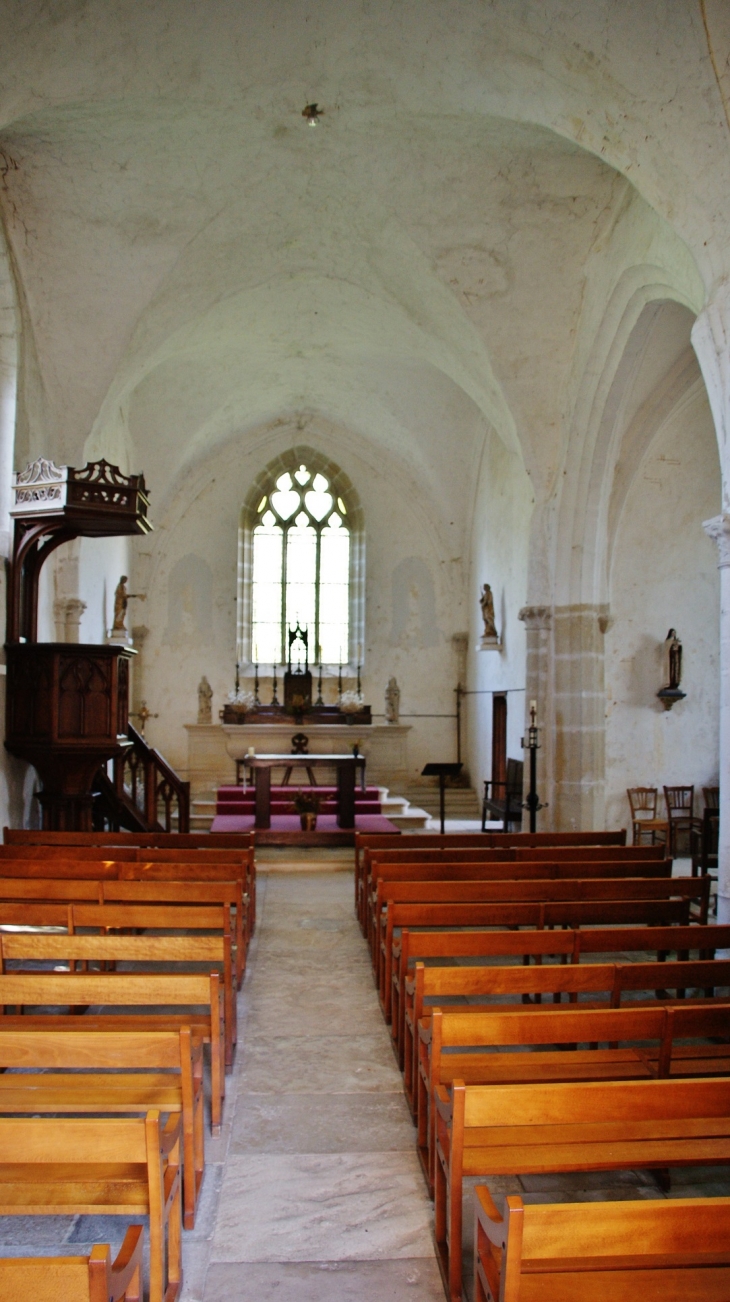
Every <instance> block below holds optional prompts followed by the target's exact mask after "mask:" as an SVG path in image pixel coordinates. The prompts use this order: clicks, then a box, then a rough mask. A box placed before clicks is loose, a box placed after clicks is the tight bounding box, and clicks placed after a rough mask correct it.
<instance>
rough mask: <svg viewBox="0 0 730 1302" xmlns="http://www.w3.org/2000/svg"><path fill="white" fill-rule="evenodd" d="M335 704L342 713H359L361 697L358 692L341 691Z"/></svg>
mask: <svg viewBox="0 0 730 1302" xmlns="http://www.w3.org/2000/svg"><path fill="white" fill-rule="evenodd" d="M337 704H338V706H339V708H340V710H341V711H342V713H343V714H359V713H360V711H361V709H362V697H361V695H360V693H359V692H352V691H348V692H343V693H342V695H341V696H340V699H339V701H338V702H337Z"/></svg>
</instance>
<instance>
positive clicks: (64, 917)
mask: <svg viewBox="0 0 730 1302" xmlns="http://www.w3.org/2000/svg"><path fill="white" fill-rule="evenodd" d="M8 925H12V927H13V930H12V931H11V932H7V931H4V929H5V928H6V927H7V926H8ZM39 926H56V927H58V929H59V931H60V930H61V929H65V931H66V932H67V933H68V935H76V933H77V932H78V930H79V928H83V929H91V930H94V931H109V932H119V931H129V930H139V929H143V930H148V931H153V932H160V931H165V932H167V933H170V932H175V933H177V936H170V935H168V936H166V937H161V936H159V935H156V936H147V937H134V938H131V937H127V938H125V942H124V946H123V947H122V948H119V947H117V950H116V961H119V962H124V961H126V959H125V957H124V955H125V954H129V955H130V956H131V955H133V954H135V955H137V956H138V958H137V959H136V961H140V962H142V961H144V962H153V961H155V958H154V956H157V958H158V959H159V961H160V962H172V961H177V959H173V958H172V957H171V956H172V955H173V954H175V955H180V954H181V953H182V952H183V950H184V949H185V950H186V952H187V953H188V958H187V960H186V961H188V962H197V961H198V959H195V958H193V957H192V954H193V951H194V948H195V947H194V946H191V945H190V944H187V946H186V941H185V933H187V932H191V931H192V932H211V931H215V932H217V933H218V936H217V937H208V938H207V939H208V940H209V941H210V942H211V943H210V944H208V945H207V946H203V947H202V949H198V950H196V951H195V952H197V953H199V954H201V955H202V956H205V955H206V954H207V956H208V957H207V958H206V957H201V959H200V961H203V962H208V963H211V962H212V963H216V962H221V964H222V968H223V971H222V974H221V976H222V980H221V991H222V996H223V1021H222V1027H223V1037H224V1047H225V1064H226V1066H227V1067H230V1066H231V1065H232V1063H233V1047H234V1045H235V1044H236V1042H237V1038H238V1034H237V1008H236V992H235V986H234V981H233V974H232V956H231V933H230V911H229V910H228V908H226V906H225V905H181V904H172V905H164V904H149V905H148V904H86V903H83V902H82V903H73V902H72V903H70V904H68V905H58V906H55V905H46V904H43V903H41V904H37V903H36V902H35V901H30V902H29V903H28V904H27V905H21V904H17V905H16V904H12V903H11V904H8V903H6V902H3V901H2V900H0V936H3V931H4V938H3V940H2V941H1V942H0V943H2V953H3V954H4V955H5V956H6V957H8V958H17V959H19V958H30V957H36V958H39V959H41V958H44V957H46V956H50V954H51V951H53V953H54V954H58V957H60V958H63V959H67V960H69V961H70V962H71V963H72V964H75V963H76V962H77V961H78V962H82V963H83V962H88V960H89V959H94V958H95V957H99V956H101V954H102V950H103V949H105V957H106V958H107V960H108V961H111V960H112V957H113V955H112V953H111V947H112V940H111V938H110V939H109V942H108V943H107V944H106V946H104V945H103V944H100V943H99V940H98V937H97V938H93V937H88V936H79V937H77V939H76V940H75V941H74V943H73V945H71V944H70V943H69V942H68V940H67V938H66V937H65V936H59V937H55V938H49V937H42V938H41V937H38V936H36V935H35V934H34V933H33V932H29V931H28V928H33V927H39ZM19 927H22V930H20V932H19V933H18V928H19ZM190 939H191V940H192V939H193V938H190ZM162 940H164V941H170V942H174V943H170V944H159V943H158V942H160V941H162ZM56 941H57V944H55V943H54V942H56ZM72 950H73V953H72V952H71V951H72ZM31 951H34V953H31ZM59 951H62V952H59ZM213 954H215V955H217V957H214V958H212V957H211V955H213Z"/></svg>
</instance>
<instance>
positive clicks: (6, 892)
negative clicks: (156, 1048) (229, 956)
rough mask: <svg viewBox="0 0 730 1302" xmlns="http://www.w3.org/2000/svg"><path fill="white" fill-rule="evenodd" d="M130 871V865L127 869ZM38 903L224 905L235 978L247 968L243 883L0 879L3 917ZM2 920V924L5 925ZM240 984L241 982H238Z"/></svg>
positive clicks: (115, 877) (102, 878) (111, 878)
mask: <svg viewBox="0 0 730 1302" xmlns="http://www.w3.org/2000/svg"><path fill="white" fill-rule="evenodd" d="M125 866H127V867H128V865H125ZM20 900H28V901H30V900H34V901H35V900H37V901H43V902H45V903H52V902H54V901H66V902H68V903H77V902H78V903H81V902H88V903H92V902H95V903H97V904H105V903H109V904H150V905H152V904H167V905H172V906H178V907H186V906H189V905H192V904H200V905H223V907H224V908H226V909H227V910H228V913H229V931H230V932H231V934H232V935H235V937H236V978H237V981H238V978H239V971H240V974H241V977H242V975H243V970H244V968H245V940H244V929H243V917H242V912H241V910H242V902H241V882H240V881H237V882H236V881H228V882H218V881H213V882H201V881H197V880H194V881H192V880H191V881H183V882H180V881H167V880H162V881H157V880H152V881H150V880H148V879H147V878H146V877H145V878H140V879H137V878H132V879H131V880H130V879H124V880H122V879H121V878H119V877H118V876H116V875H115V876H112V877H109V878H105V877H100V876H99V875H98V873H95V874H94V875H93V876H92V877H89V878H83V877H82V878H67V877H61V876H58V877H30V876H27V875H23V876H19V877H0V913H1V912H2V911H3V909H4V905H5V904H6V903H12V902H14V901H20ZM2 920H3V919H2V917H0V921H2ZM239 984H240V982H239Z"/></svg>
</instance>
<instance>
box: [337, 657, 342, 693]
mask: <svg viewBox="0 0 730 1302" xmlns="http://www.w3.org/2000/svg"><path fill="white" fill-rule="evenodd" d="M337 695H338V696H342V651H341V650H340V667H339V669H338V671H337Z"/></svg>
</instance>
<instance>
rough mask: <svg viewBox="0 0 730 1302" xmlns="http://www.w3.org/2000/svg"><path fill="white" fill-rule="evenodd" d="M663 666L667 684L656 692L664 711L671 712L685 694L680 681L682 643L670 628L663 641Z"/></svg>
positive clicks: (673, 629) (675, 632) (675, 631)
mask: <svg viewBox="0 0 730 1302" xmlns="http://www.w3.org/2000/svg"><path fill="white" fill-rule="evenodd" d="M663 650H664V665H665V674H666V677H667V679H668V682H667V683H666V684H665V686H664V687H661V688H660V689H659V691H658V692H657V696H658V697H659V700H660V701H661V703H662V705H663V706H664V709H665V710H671V708H672V706H673V705H676V704H677V701H683V700H684V698H685V696H686V695H687V693H686V692H683V691H681V689H680V686H679V684H680V682H681V681H682V643H681V642H680V640H679V638H678V637H677V630H676V629H675V628H670V630H669V632H668V633H667V636H666V637H665V639H664V648H663Z"/></svg>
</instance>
